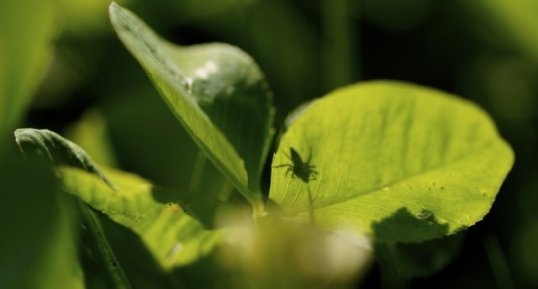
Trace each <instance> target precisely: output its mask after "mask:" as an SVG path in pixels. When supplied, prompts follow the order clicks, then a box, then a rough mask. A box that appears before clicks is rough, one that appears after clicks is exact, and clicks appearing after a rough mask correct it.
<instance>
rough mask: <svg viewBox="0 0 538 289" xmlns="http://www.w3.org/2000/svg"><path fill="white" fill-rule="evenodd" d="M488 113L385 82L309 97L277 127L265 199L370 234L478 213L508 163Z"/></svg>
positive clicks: (437, 224) (424, 230) (397, 235)
mask: <svg viewBox="0 0 538 289" xmlns="http://www.w3.org/2000/svg"><path fill="white" fill-rule="evenodd" d="M513 158H514V157H513V153H512V150H511V149H510V146H509V145H508V144H507V143H506V142H504V141H503V140H502V139H501V138H500V137H499V135H498V133H497V131H496V129H495V126H494V124H493V123H492V121H491V119H490V118H489V117H488V115H487V114H486V113H485V112H483V111H482V110H481V109H480V108H478V107H477V106H475V105H473V104H472V103H469V102H467V101H465V100H462V99H459V98H457V97H455V96H452V95H448V94H446V93H443V92H441V91H437V90H433V89H429V88H425V87H421V86H416V85H411V84H405V83H399V82H391V81H374V82H367V83H363V84H358V85H353V86H350V87H347V88H344V89H340V90H337V91H335V92H333V93H331V94H329V95H328V96H326V97H324V98H321V99H319V100H317V101H315V102H314V103H313V104H312V105H311V106H310V107H308V109H306V111H304V112H303V114H302V115H300V116H299V117H298V118H297V120H296V121H295V122H293V124H292V125H291V127H290V128H289V130H288V131H287V132H286V133H285V135H284V136H283V138H282V140H281V143H280V144H279V149H278V151H277V153H276V154H275V156H274V160H273V168H272V179H271V181H272V183H271V190H270V198H271V199H272V200H273V201H275V202H276V203H278V204H280V206H281V208H282V214H284V216H287V217H290V218H298V219H303V220H310V221H311V222H315V223H316V224H317V225H318V226H320V227H322V228H327V229H347V230H349V231H350V232H352V233H355V234H358V235H362V234H368V235H371V236H373V237H374V238H375V240H376V241H385V242H420V241H425V240H429V239H433V238H438V237H442V236H445V235H448V234H452V233H454V232H456V231H458V230H461V229H463V228H466V227H468V226H471V225H473V224H475V223H476V222H477V221H479V220H481V219H482V218H483V217H484V215H485V214H486V213H487V212H488V211H489V209H490V207H491V205H492V203H493V201H494V199H495V196H496V194H497V192H498V190H499V188H500V186H501V184H502V182H503V180H504V178H505V177H506V174H507V173H508V171H509V170H510V168H511V166H512V163H513Z"/></svg>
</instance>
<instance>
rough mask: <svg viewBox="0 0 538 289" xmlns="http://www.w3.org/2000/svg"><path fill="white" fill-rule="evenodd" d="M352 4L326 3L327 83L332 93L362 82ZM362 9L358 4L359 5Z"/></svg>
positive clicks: (333, 0)
mask: <svg viewBox="0 0 538 289" xmlns="http://www.w3.org/2000/svg"><path fill="white" fill-rule="evenodd" d="M352 3H353V2H352V1H351V0H322V7H321V10H322V19H323V39H322V40H323V43H322V58H323V67H322V71H323V81H324V89H325V90H332V89H334V88H336V87H340V86H343V85H346V84H349V83H351V82H354V81H356V80H357V79H358V65H357V61H356V60H357V59H356V56H357V55H358V45H357V44H358V43H357V42H358V41H357V36H358V32H357V31H356V29H355V25H354V23H353V22H352V20H353V17H352V16H353V14H352V11H353V8H355V7H351V6H352ZM355 5H358V4H355Z"/></svg>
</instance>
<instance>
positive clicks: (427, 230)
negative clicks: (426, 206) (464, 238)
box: [372, 208, 448, 243]
mask: <svg viewBox="0 0 538 289" xmlns="http://www.w3.org/2000/svg"><path fill="white" fill-rule="evenodd" d="M372 231H373V232H374V240H376V241H378V242H396V241H397V242H402V243H411V242H420V241H422V240H428V239H434V238H439V237H442V236H445V235H446V234H447V233H448V225H443V224H439V223H438V222H437V221H435V216H434V215H433V214H432V213H431V212H429V211H426V210H423V211H422V212H420V214H416V215H414V214H412V213H411V212H409V210H408V209H407V208H400V209H398V210H397V211H396V212H394V214H392V215H391V216H389V217H387V218H385V219H383V220H381V221H380V222H376V223H374V224H373V225H372Z"/></svg>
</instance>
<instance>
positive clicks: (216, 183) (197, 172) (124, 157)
mask: <svg viewBox="0 0 538 289" xmlns="http://www.w3.org/2000/svg"><path fill="white" fill-rule="evenodd" d="M148 96H153V97H148ZM126 101H129V102H130V105H125V102H126ZM104 112H105V113H106V116H107V124H108V125H109V129H110V133H111V134H110V136H111V140H112V142H113V144H114V148H115V150H114V151H115V152H116V153H117V157H118V160H119V161H120V163H121V164H123V165H124V166H125V168H128V169H129V170H132V171H136V172H137V173H138V174H140V175H143V176H144V177H145V178H147V179H149V180H151V182H152V183H154V184H155V185H158V186H161V187H165V188H173V189H174V190H176V191H178V192H181V194H177V195H176V196H177V197H178V203H180V204H181V205H182V208H183V209H185V210H186V211H187V212H188V213H189V215H191V216H193V217H195V218H196V219H197V220H199V221H201V222H203V224H204V226H205V227H206V228H211V227H213V226H214V221H215V219H216V218H215V214H216V212H217V211H218V210H219V208H220V207H222V206H223V205H224V206H227V205H229V204H230V202H236V201H240V202H241V203H244V202H245V199H244V198H243V197H242V196H241V194H239V193H237V192H233V190H234V186H233V185H232V184H231V183H230V182H229V181H228V179H227V178H226V177H225V176H224V175H223V174H222V173H221V172H220V171H219V170H218V169H217V168H216V167H215V166H214V165H213V163H212V162H211V161H210V160H208V159H207V157H206V155H205V153H203V152H202V151H201V150H200V148H199V147H198V146H197V145H196V143H195V142H194V141H193V139H192V138H191V137H190V135H189V134H188V133H187V132H186V131H185V129H184V128H183V127H182V126H181V124H180V123H179V122H178V121H177V120H176V118H175V117H174V115H173V114H171V113H169V111H168V107H167V106H166V104H165V103H164V102H163V101H162V100H161V99H160V97H159V96H158V95H157V92H156V91H155V89H154V88H153V86H151V83H144V84H143V85H142V86H137V87H135V88H134V89H129V90H127V91H123V92H120V93H115V95H114V100H113V101H111V102H109V103H108V105H107V106H106V107H105V109H104ZM148 115H151V122H148V121H147V116H148ZM155 127H158V128H159V129H155ZM171 131H173V132H174V133H173V134H171V133H166V132H171ZM141 151H143V152H144V153H143V154H141V153H140V152H141ZM92 157H94V155H93V154H92ZM207 180H211V181H207Z"/></svg>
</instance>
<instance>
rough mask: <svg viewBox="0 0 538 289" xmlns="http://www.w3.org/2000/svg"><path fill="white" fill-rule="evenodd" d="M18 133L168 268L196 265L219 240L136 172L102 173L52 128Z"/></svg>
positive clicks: (29, 149)
mask: <svg viewBox="0 0 538 289" xmlns="http://www.w3.org/2000/svg"><path fill="white" fill-rule="evenodd" d="M15 135H16V140H17V143H18V145H19V147H20V148H21V150H22V151H23V152H24V153H25V154H26V155H31V154H34V155H37V156H38V157H39V156H41V157H44V158H45V160H47V161H50V162H52V163H53V164H56V165H57V166H59V169H58V173H59V175H60V179H61V183H62V185H63V188H64V190H65V191H67V192H69V193H71V194H73V195H76V196H78V197H79V198H80V199H82V200H83V201H84V202H86V203H87V204H88V205H90V206H91V207H93V208H94V209H96V210H98V211H101V212H103V213H104V214H105V215H107V216H108V217H110V218H111V219H112V220H114V221H116V222H117V223H119V224H121V225H123V226H126V227H127V228H129V229H131V230H132V231H134V232H135V233H136V234H138V235H139V236H140V237H141V238H142V240H143V241H144V242H145V244H146V246H147V247H148V248H149V250H150V251H151V252H152V253H153V255H154V256H155V259H156V260H157V261H158V262H159V264H160V265H161V266H162V267H163V268H166V269H169V268H171V267H174V266H179V265H184V264H188V263H190V262H193V261H195V260H196V259H197V258H199V257H201V256H204V255H206V254H207V253H208V252H210V251H211V249H212V247H213V245H214V244H215V242H216V241H217V239H218V236H219V233H217V232H214V231H207V230H205V229H204V227H203V226H202V225H201V224H200V223H199V222H198V221H196V220H195V219H193V218H192V217H190V216H189V215H187V214H186V213H185V212H184V211H183V209H182V208H181V207H180V206H179V205H178V204H177V202H176V200H177V197H176V196H175V195H174V194H173V193H172V192H167V191H164V190H162V189H159V188H156V187H154V186H153V185H152V184H150V183H149V182H148V181H146V180H144V179H142V178H140V177H137V176H135V175H132V174H128V173H123V172H120V171H115V170H107V171H106V172H103V171H102V170H101V169H100V168H98V167H97V165H95V164H94V163H93V162H92V161H91V159H90V158H89V156H87V154H86V153H85V152H84V151H83V150H82V149H81V148H80V147H78V146H77V145H76V144H74V143H72V142H70V141H69V140H66V139H64V138H63V137H61V136H60V135H58V134H56V133H54V132H51V131H49V130H36V129H18V130H17V131H16V132H15ZM86 215H88V216H89V217H88V218H89V219H90V221H91V220H93V219H94V218H93V215H91V214H86ZM95 227H98V225H96V226H95ZM97 231H98V230H97ZM101 239H104V238H101ZM109 263H110V262H109Z"/></svg>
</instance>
